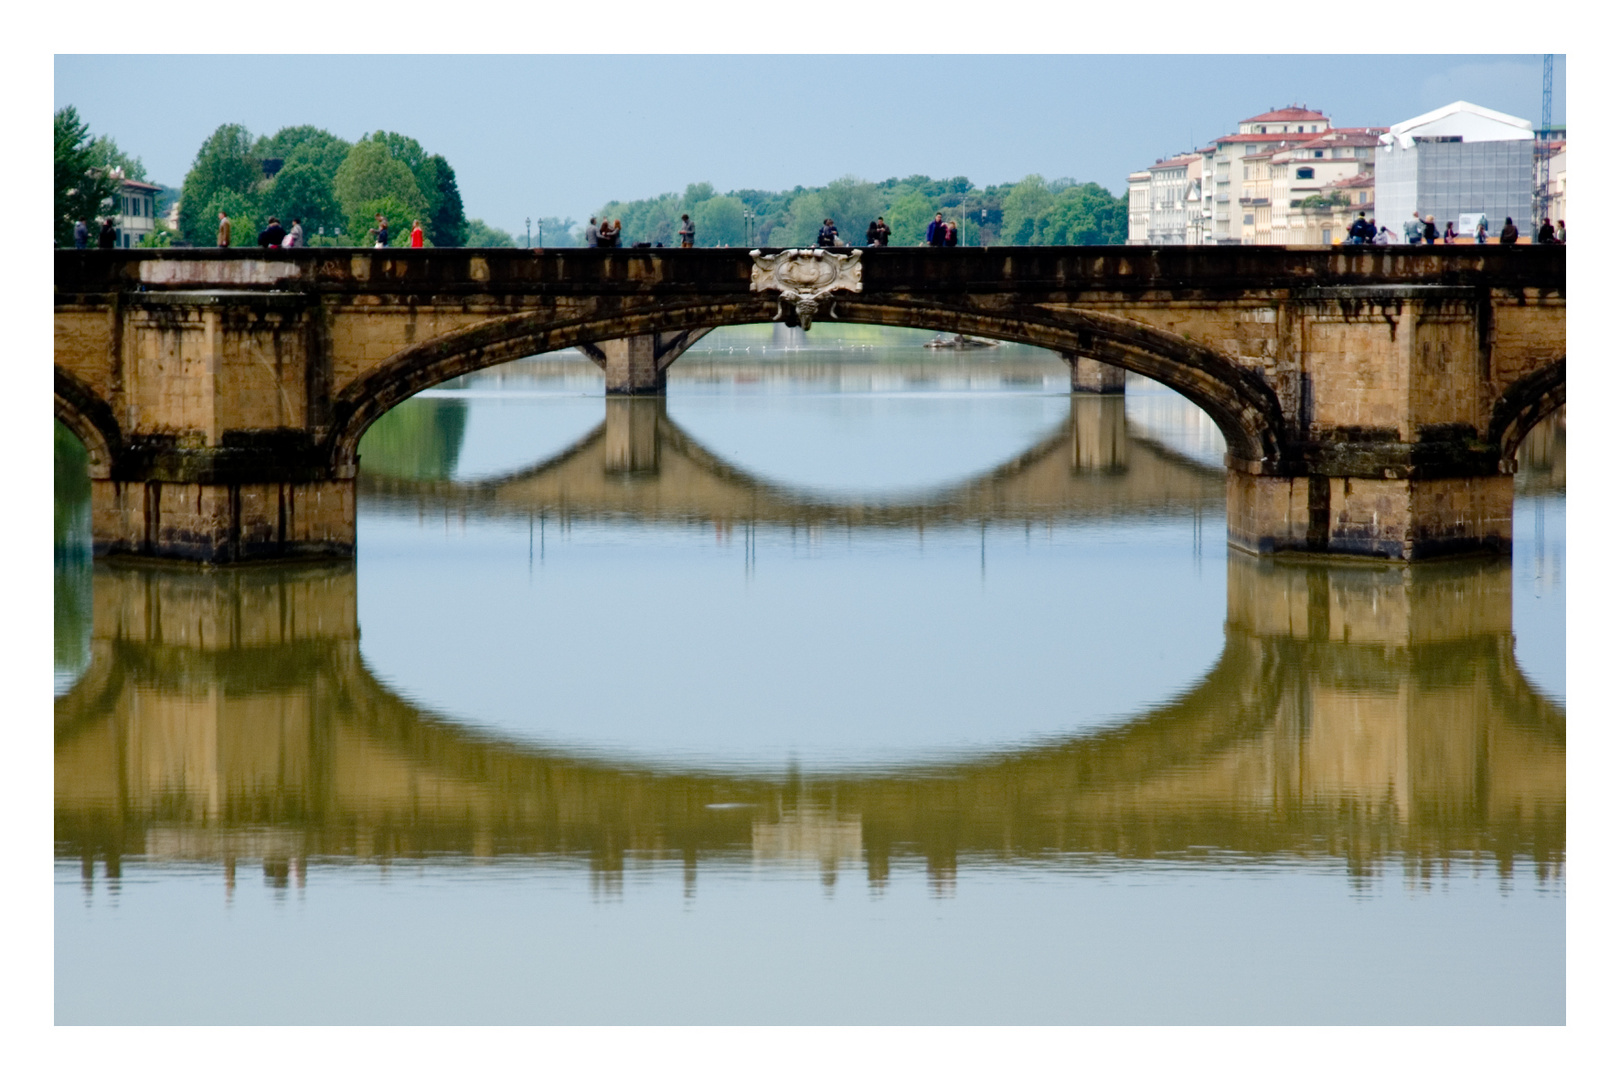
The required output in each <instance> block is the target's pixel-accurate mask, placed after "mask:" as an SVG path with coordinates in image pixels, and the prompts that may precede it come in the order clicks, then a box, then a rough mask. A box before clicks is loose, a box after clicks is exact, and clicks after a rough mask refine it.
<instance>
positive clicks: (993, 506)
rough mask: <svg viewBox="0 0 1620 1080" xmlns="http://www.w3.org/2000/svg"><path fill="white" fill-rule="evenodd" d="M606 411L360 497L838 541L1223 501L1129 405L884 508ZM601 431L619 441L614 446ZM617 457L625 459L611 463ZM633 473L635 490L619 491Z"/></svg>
mask: <svg viewBox="0 0 1620 1080" xmlns="http://www.w3.org/2000/svg"><path fill="white" fill-rule="evenodd" d="M606 404H607V409H608V413H609V419H608V421H606V422H604V423H603V424H600V425H598V426H597V427H596V428H595V429H594V430H592V431H591V432H589V433H588V434H586V435H585V436H583V437H582V438H580V439H578V440H576V441H575V442H574V443H573V444H572V445H570V446H568V447H566V448H565V449H564V450H562V451H561V452H559V453H557V454H554V455H552V456H551V457H549V458H547V459H545V460H543V461H540V462H537V463H535V464H534V465H531V466H528V467H526V468H524V469H521V470H519V471H517V472H514V473H510V474H508V475H505V476H496V477H490V478H487V479H481V480H473V481H446V480H403V479H390V478H387V477H383V476H378V475H375V474H374V473H371V472H368V471H366V470H362V471H361V472H360V474H359V484H360V487H359V491H360V492H361V493H362V494H363V495H364V496H365V497H367V498H372V499H381V500H383V501H385V502H387V501H399V502H405V503H408V504H411V505H414V506H415V507H416V508H417V509H418V510H422V509H431V510H432V511H433V512H437V510H438V509H439V508H444V509H449V508H451V507H455V508H456V510H457V512H460V513H466V512H469V511H470V512H474V513H478V514H481V515H492V516H500V515H517V516H522V515H525V514H530V515H532V514H535V513H538V512H544V511H546V510H552V509H555V510H559V511H562V512H565V513H566V514H567V515H568V516H569V517H572V518H575V519H581V518H587V517H590V516H593V515H607V516H633V517H634V518H635V519H636V520H641V521H647V520H670V521H675V520H679V521H704V522H716V523H723V522H735V521H749V522H755V523H776V524H784V525H800V526H817V525H829V526H834V527H840V528H842V527H846V526H847V527H868V526H885V525H906V526H918V527H920V526H922V525H923V524H925V523H930V524H931V523H936V522H938V523H949V522H963V521H971V522H982V521H1028V520H1032V519H1035V520H1055V519H1060V518H1061V519H1065V520H1067V519H1072V518H1077V517H1078V518H1085V519H1097V518H1104V517H1114V516H1131V515H1136V514H1158V513H1164V512H1165V511H1166V510H1171V511H1183V512H1189V513H1190V512H1193V511H1195V510H1197V509H1198V508H1199V507H1204V508H1206V509H1207V510H1209V511H1218V509H1219V507H1220V505H1221V501H1222V500H1223V499H1224V497H1225V476H1224V470H1222V469H1220V468H1218V467H1211V466H1209V465H1205V464H1202V463H1199V462H1196V461H1193V460H1191V459H1189V458H1185V457H1183V456H1181V455H1180V454H1177V453H1175V452H1174V451H1172V450H1168V449H1166V448H1164V447H1162V446H1160V445H1158V444H1157V443H1155V442H1153V441H1152V440H1150V439H1147V438H1144V437H1142V436H1140V435H1130V434H1129V432H1128V428H1127V424H1126V421H1125V400H1124V398H1079V399H1071V401H1070V404H1069V408H1070V416H1069V419H1067V420H1065V421H1062V422H1060V423H1059V424H1058V425H1057V426H1056V427H1055V428H1054V429H1053V430H1052V431H1050V432H1049V433H1048V434H1046V435H1045V436H1043V437H1042V438H1041V439H1040V440H1039V441H1038V442H1037V443H1036V444H1035V445H1034V446H1032V447H1030V448H1029V449H1028V450H1025V451H1024V452H1023V453H1021V454H1018V455H1017V456H1015V457H1013V458H1012V459H1010V460H1008V461H1006V462H1004V463H1002V464H1000V465H998V466H996V467H994V468H991V469H988V470H986V471H985V472H983V473H981V474H979V475H977V476H973V477H969V478H967V479H965V480H961V481H956V482H952V483H949V484H945V485H942V486H940V487H937V488H934V489H931V490H927V491H922V492H917V493H914V494H907V495H906V496H903V497H887V498H886V497H874V496H870V495H862V496H851V497H847V498H845V497H839V496H837V495H823V494H819V493H807V492H804V491H802V490H798V489H795V488H792V487H788V486H785V485H782V484H780V483H777V482H774V481H770V480H766V479H762V478H760V477H758V476H756V475H754V474H752V473H750V472H748V471H747V470H746V469H744V468H739V467H738V466H736V465H734V464H732V463H730V462H728V461H726V460H725V459H723V458H721V457H719V456H718V455H716V454H714V453H712V452H711V451H710V450H708V448H706V447H705V446H704V445H703V444H702V443H701V442H700V441H699V440H698V439H696V438H695V437H693V436H692V435H690V434H688V433H687V432H686V431H684V430H683V429H682V428H681V426H680V425H679V424H678V423H676V422H675V421H674V420H673V419H671V418H670V417H669V416H668V414H667V413H666V411H665V404H664V402H663V400H662V399H642V400H637V401H624V400H618V401H609V402H607V403H606ZM610 428H615V429H616V430H615V431H614V432H612V434H610V431H609V429H610ZM615 436H616V437H615ZM627 448H629V449H627ZM634 454H639V455H640V456H641V460H639V461H638V460H634V459H633V455H634ZM616 455H617V457H619V458H620V459H621V460H618V461H617V462H614V461H613V460H612V459H613V458H614V457H615V456H616ZM632 473H633V474H634V475H635V476H636V478H637V480H636V482H635V483H634V484H626V483H624V482H623V478H624V476H626V475H628V474H632Z"/></svg>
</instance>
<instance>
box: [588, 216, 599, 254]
mask: <svg viewBox="0 0 1620 1080" xmlns="http://www.w3.org/2000/svg"><path fill="white" fill-rule="evenodd" d="M601 236H602V234H601V230H599V229H597V227H596V219H595V218H591V223H590V224H589V225H587V226H585V246H586V247H595V246H596V242H597V241H598V240H599V239H601Z"/></svg>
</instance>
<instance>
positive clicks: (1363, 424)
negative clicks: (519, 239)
mask: <svg viewBox="0 0 1620 1080" xmlns="http://www.w3.org/2000/svg"><path fill="white" fill-rule="evenodd" d="M55 260H56V261H55V312H56V334H55V376H56V402H55V407H56V414H57V416H58V417H59V418H60V419H61V420H62V421H63V423H65V424H66V425H67V426H68V427H70V428H72V429H73V431H74V432H75V433H76V434H77V435H78V436H79V437H80V438H81V439H82V440H83V441H84V442H85V445H86V447H87V449H88V451H89V454H90V460H91V469H92V502H93V509H92V532H93V536H94V542H95V546H96V550H97V552H98V553H101V554H112V553H119V552H131V553H139V554H145V555H155V556H166V557H173V558H178V559H188V560H194V561H204V562H231V561H237V560H243V559H253V558H264V557H275V558H288V557H298V556H306V555H308V556H314V555H334V554H337V555H347V554H351V553H352V552H353V549H354V478H355V469H356V457H357V449H358V446H359V441H360V437H361V436H362V435H363V434H364V432H365V430H366V428H367V427H368V426H369V425H370V424H371V423H372V422H374V421H375V420H376V419H377V418H378V417H379V416H381V415H383V414H384V413H385V412H386V411H387V410H388V409H389V408H391V407H393V406H394V405H396V404H398V403H399V402H401V401H403V400H405V399H406V398H408V397H410V396H411V395H413V394H415V393H417V392H419V391H421V390H424V389H427V388H428V387H431V386H435V385H437V384H439V383H442V382H444V381H446V380H448V379H452V378H455V377H457V376H459V375H464V374H468V373H471V372H474V371H478V370H481V369H483V368H486V367H490V366H492V365H495V364H500V363H504V362H506V361H509V360H513V359H518V358H521V357H525V356H533V355H538V354H540V353H544V352H548V351H553V350H556V349H562V348H572V347H577V346H582V345H592V344H596V345H599V346H600V351H601V352H602V353H603V356H604V357H608V356H609V355H610V354H611V355H615V356H616V355H618V354H619V353H620V352H622V353H623V359H622V362H619V361H615V362H614V363H619V364H620V367H622V368H623V370H622V371H621V372H620V373H619V374H618V375H615V374H614V371H613V370H612V369H613V363H609V362H608V361H607V360H604V361H603V362H604V365H605V366H606V367H608V368H609V384H610V389H614V390H619V391H623V392H626V393H632V394H633V393H641V392H645V393H654V394H656V393H657V392H658V391H659V390H660V388H661V386H662V381H661V380H662V375H661V371H662V370H663V369H661V368H660V367H659V365H660V364H663V365H664V368H667V364H668V363H669V362H670V361H671V359H672V357H673V356H675V355H678V350H679V348H680V347H681V343H682V340H683V339H682V335H683V334H685V335H688V337H687V338H686V339H684V340H686V341H689V340H690V335H691V334H692V333H695V332H697V331H700V330H703V329H705V328H709V327H714V326H724V325H731V324H738V323H757V322H768V321H771V320H772V319H773V318H775V317H776V316H777V314H778V311H779V300H780V296H779V294H777V293H774V292H769V291H755V290H754V288H753V287H752V285H751V281H752V274H753V271H754V264H753V259H752V258H751V257H750V255H749V253H748V252H744V251H740V250H727V249H706V250H687V251H681V250H674V251H671V250H629V251H602V250H584V249H562V250H517V251H514V250H509V249H506V250H470V249H443V250H419V251H394V250H390V251H386V252H380V253H379V252H375V251H373V250H369V249H365V250H340V249H309V250H303V251H297V250H295V251H290V252H285V251H284V252H261V251H253V250H249V249H236V250H231V251H196V250H181V251H174V250H168V251H147V252H135V251H127V252H126V251H114V252H100V251H86V252H80V251H59V252H57V253H56V256H55ZM859 266H860V268H861V274H862V275H863V276H862V284H861V291H859V292H845V293H840V294H838V295H837V297H836V298H835V303H834V304H833V305H832V307H831V309H830V310H828V311H826V312H824V313H823V314H822V315H821V316H820V317H821V318H822V319H823V320H825V319H826V318H829V317H836V318H838V319H842V320H845V321H849V322H855V323H872V324H880V325H889V326H911V327H920V328H923V329H928V330H934V331H941V332H945V333H965V334H972V335H977V336H982V337H990V338H997V339H1001V340H1006V341H1016V342H1023V343H1025V344H1029V345H1034V346H1036V347H1039V348H1044V349H1052V350H1055V351H1057V352H1059V353H1060V354H1062V355H1064V356H1065V357H1067V358H1069V359H1070V360H1071V361H1072V362H1073V363H1075V364H1077V365H1078V364H1080V363H1081V362H1082V361H1085V362H1088V363H1089V362H1095V363H1100V364H1104V365H1111V366H1112V367H1114V368H1123V369H1125V370H1128V371H1135V372H1137V373H1139V374H1142V375H1145V376H1147V377H1149V378H1152V379H1156V380H1158V381H1159V382H1161V383H1164V384H1165V385H1167V386H1169V387H1170V388H1172V389H1174V390H1176V391H1177V392H1179V393H1181V394H1183V395H1184V396H1186V397H1187V398H1189V399H1190V400H1192V401H1193V402H1194V403H1195V404H1196V405H1198V406H1199V407H1200V408H1201V409H1203V410H1204V411H1205V412H1206V413H1208V414H1209V416H1210V417H1211V418H1212V419H1213V420H1214V422H1215V423H1216V424H1217V425H1218V426H1219V427H1220V429H1221V433H1222V435H1223V436H1224V437H1225V439H1226V444H1227V451H1228V453H1227V461H1226V465H1227V481H1226V483H1227V494H1226V510H1227V535H1228V538H1229V540H1230V541H1231V542H1232V543H1233V544H1234V545H1236V546H1238V547H1240V548H1243V549H1245V550H1250V551H1254V552H1259V553H1266V552H1272V551H1281V550H1298V551H1305V552H1316V553H1341V554H1350V555H1370V556H1377V557H1382V558H1388V559H1395V560H1410V559H1419V558H1425V557H1428V556H1434V555H1443V554H1451V553H1457V552H1467V551H1496V552H1501V551H1505V550H1507V549H1508V548H1509V547H1510V546H1511V543H1512V496H1513V485H1512V472H1513V467H1514V466H1513V463H1514V460H1515V452H1516V449H1517V446H1518V443H1519V442H1520V441H1521V440H1522V439H1523V438H1524V436H1525V433H1526V432H1528V431H1529V430H1530V429H1531V428H1532V427H1534V426H1535V424H1536V423H1537V422H1538V421H1539V420H1541V419H1543V418H1544V417H1546V416H1547V415H1549V414H1551V413H1552V412H1553V411H1555V410H1556V409H1557V408H1558V407H1559V406H1560V405H1562V404H1563V401H1564V396H1565V390H1564V385H1565V379H1564V370H1565V357H1564V349H1565V346H1564V308H1565V271H1564V249H1563V248H1562V247H1559V246H1557V245H1547V246H1544V247H1535V246H1531V247H1527V248H1522V249H1519V248H1504V247H1500V246H1491V245H1488V246H1485V247H1422V248H1397V247H1388V248H1370V247H1352V248H1262V247H1185V248H1147V247H1119V248H989V249H982V248H957V249H952V250H949V251H945V250H933V249H898V248H890V249H879V250H873V251H868V252H865V253H864V254H863V255H862V257H861V259H860V261H859ZM813 333H814V331H813V330H812V334H813ZM627 341H628V342H631V343H632V345H633V347H632V345H627V346H625V347H624V349H619V348H618V346H614V347H613V348H611V349H610V348H609V347H608V345H607V344H603V343H613V342H627ZM635 343H639V344H635ZM660 349H662V352H661V353H660ZM638 357H639V359H638Z"/></svg>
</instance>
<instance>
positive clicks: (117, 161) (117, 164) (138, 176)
mask: <svg viewBox="0 0 1620 1080" xmlns="http://www.w3.org/2000/svg"><path fill="white" fill-rule="evenodd" d="M90 158H91V161H92V162H94V164H95V166H96V167H97V168H104V169H122V170H123V172H124V176H125V177H127V178H128V179H130V180H145V179H146V166H145V165H143V164H141V159H140V158H138V157H135V158H132V157H130V156H129V155H128V154H126V153H124V152H123V151H122V150H120V149H118V144H117V143H116V142H114V141H113V139H112V136H111V135H98V136H96V137H95V138H94V139H92V140H91V141H90Z"/></svg>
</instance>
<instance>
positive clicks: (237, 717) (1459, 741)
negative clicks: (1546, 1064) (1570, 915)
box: [54, 552, 1565, 882]
mask: <svg viewBox="0 0 1620 1080" xmlns="http://www.w3.org/2000/svg"><path fill="white" fill-rule="evenodd" d="M89 576H90V575H87V578H88V577H89ZM93 577H94V582H93V595H92V596H91V598H90V599H91V603H92V605H93V616H92V618H93V624H92V626H91V627H89V628H87V632H88V640H89V652H90V660H89V665H88V669H87V670H86V671H85V672H84V674H83V675H82V676H81V678H80V679H79V680H78V682H77V683H76V684H75V685H74V686H73V687H72V688H71V689H70V690H69V691H68V692H67V693H66V694H65V695H63V696H62V697H60V698H58V699H57V702H56V727H55V763H56V781H55V796H54V797H55V814H56V846H57V852H58V854H59V856H63V857H74V856H77V857H79V858H81V859H82V860H83V861H84V865H85V867H86V872H87V873H89V872H90V871H91V868H92V864H93V863H94V862H95V861H96V860H104V861H105V863H106V869H107V870H108V871H109V872H111V873H115V874H116V873H117V872H118V867H119V864H120V862H121V860H122V859H124V858H126V857H129V856H142V857H145V858H149V859H157V860H165V859H179V860H202V861H211V862H214V863H216V864H219V863H223V864H224V865H225V866H226V867H227V873H228V874H229V873H231V872H233V871H232V870H231V869H230V868H232V867H234V865H235V860H237V859H238V858H240V859H244V860H246V859H262V860H263V861H264V865H265V869H266V873H267V874H270V875H271V876H272V877H276V876H279V877H281V878H282V879H285V876H286V874H287V873H288V867H289V866H293V867H302V866H303V865H305V862H306V860H308V859H318V858H324V857H340V858H359V859H362V860H368V861H379V862H385V861H388V860H390V859H396V858H427V857H438V856H445V855H452V856H453V855H472V856H491V855H499V854H507V855H511V854H517V855H568V856H575V857H584V858H588V859H589V860H590V861H591V864H592V866H593V867H594V868H595V869H596V870H597V871H598V872H600V873H602V874H604V875H606V877H607V878H608V879H609V880H611V879H612V878H613V876H614V875H615V874H617V873H618V872H619V871H620V870H621V869H622V867H623V866H624V864H625V862H626V860H627V859H645V860H655V861H656V860H676V861H681V862H684V863H685V865H686V867H687V870H688V873H689V874H693V875H695V874H696V871H697V868H698V866H699V864H700V862H704V861H721V862H723V861H725V860H735V859H738V858H742V859H747V858H755V859H767V860H769V859H808V860H819V861H821V862H822V864H823V866H824V870H825V872H827V873H829V874H831V873H836V872H837V871H838V868H839V867H840V866H844V867H848V866H850V865H851V864H854V865H857V866H859V865H862V864H864V868H865V872H866V874H867V875H868V876H869V877H870V878H871V879H872V880H873V881H875V882H882V881H883V880H884V879H885V878H886V877H887V876H888V874H889V865H890V861H891V859H918V860H926V863H927V866H928V869H929V872H930V873H931V874H932V875H933V876H934V877H935V878H936V879H938V880H941V881H948V880H949V879H950V877H951V875H952V874H953V873H954V871H955V867H956V866H957V863H958V861H959V860H960V859H986V860H1027V859H1037V860H1043V859H1056V858H1062V857H1066V856H1074V855H1081V856H1094V855H1103V856H1110V857H1119V858H1127V859H1160V858H1217V859H1248V858H1252V857H1255V856H1266V857H1281V858H1290V859H1325V860H1333V861H1338V862H1342V863H1343V864H1344V865H1345V866H1346V867H1347V868H1348V869H1349V870H1350V871H1351V872H1377V866H1376V864H1378V863H1380V862H1381V861H1382V860H1385V859H1389V858H1394V859H1399V860H1402V861H1403V862H1404V863H1405V865H1406V867H1407V872H1409V873H1414V874H1422V875H1423V876H1425V877H1427V876H1428V875H1429V874H1430V873H1432V872H1438V873H1443V872H1444V869H1445V866H1446V865H1447V863H1448V861H1449V860H1450V859H1451V858H1453V857H1456V856H1459V855H1462V856H1469V855H1474V856H1479V855H1484V856H1486V857H1488V858H1494V859H1495V860H1496V861H1497V863H1498V865H1499V866H1500V867H1501V868H1502V869H1503V872H1504V873H1505V872H1506V871H1507V869H1508V868H1510V867H1511V866H1512V865H1513V863H1514V862H1515V861H1530V862H1532V863H1533V864H1534V865H1535V866H1536V868H1537V871H1538V873H1540V874H1543V875H1547V874H1557V873H1561V872H1562V865H1563V859H1564V835H1565V833H1564V820H1565V818H1564V805H1565V800H1564V762H1565V751H1564V740H1565V716H1564V711H1563V709H1562V708H1561V707H1559V706H1557V705H1555V704H1554V703H1552V702H1550V701H1548V700H1547V699H1545V698H1544V697H1542V696H1541V695H1540V694H1538V693H1537V692H1536V691H1535V689H1534V688H1533V687H1531V686H1530V685H1529V684H1527V683H1526V681H1525V679H1524V676H1523V675H1522V674H1521V672H1520V670H1519V668H1518V666H1517V664H1516V662H1515V661H1514V658H1513V635H1512V570H1511V566H1510V565H1509V563H1508V561H1507V560H1502V559H1497V560H1465V561H1449V562H1444V563H1439V564H1435V565H1433V566H1423V567H1415V568H1413V567H1408V568H1401V567H1377V566H1369V565H1357V566H1324V565H1321V564H1319V563H1318V564H1316V565H1305V564H1301V563H1300V562H1283V561H1271V560H1259V559H1256V558H1254V557H1252V556H1248V555H1244V554H1241V553H1236V552H1234V553H1232V554H1231V555H1229V557H1228V561H1227V620H1226V641H1225V645H1224V648H1223V649H1222V651H1221V653H1220V655H1219V656H1218V657H1217V658H1215V660H1214V663H1213V665H1212V666H1211V668H1210V669H1209V671H1208V673H1207V674H1206V675H1205V677H1204V678H1203V680H1202V681H1201V682H1200V683H1199V684H1197V685H1195V686H1193V687H1191V688H1190V689H1188V690H1187V691H1185V692H1184V693H1182V694H1180V695H1179V696H1177V697H1176V698H1174V699H1173V700H1170V701H1168V702H1166V703H1165V704H1162V705H1158V706H1154V707H1152V708H1148V709H1146V710H1144V711H1143V712H1142V713H1141V714H1139V715H1138V716H1135V717H1133V718H1131V719H1129V720H1128V721H1125V722H1123V723H1121V724H1120V725H1118V726H1116V727H1113V728H1110V729H1107V730H1103V731H1100V732H1093V733H1086V734H1079V735H1075V736H1072V737H1067V738H1059V739H1056V740H1054V741H1052V742H1049V743H1045V744H1039V745H1029V746H1014V747H1009V748H1008V749H1007V750H1005V751H1003V752H1000V753H989V754H982V755H977V756H969V757H966V758H962V759H959V760H955V761H946V762H940V761H937V760H930V761H928V762H927V763H925V764H919V765H917V766H915V767H907V766H905V765H897V766H894V767H892V768H889V769H886V770H884V771H882V772H876V773H861V772H851V773H842V774H829V775H806V776H799V777H783V776H781V775H780V774H772V775H761V774H754V773H741V772H730V773H727V772H699V771H692V770H687V771H683V770H680V769H673V768H656V767H652V766H649V765H647V764H645V763H626V762H622V761H615V760H612V759H610V758H605V757H602V756H595V757H593V756H591V755H590V754H588V753H581V752H579V751H577V750H563V749H556V748H550V747H546V746H543V745H535V744H532V743H517V742H512V741H508V740H503V739H500V738H495V737H491V736H489V735H488V734H485V733H481V732H480V731H478V730H476V729H474V728H472V727H470V726H468V725H466V724H464V723H461V722H458V721H457V720H456V719H452V718H449V717H445V716H442V715H438V714H435V713H434V712H432V711H430V710H427V709H424V708H421V707H418V706H416V705H413V704H412V703H410V702H408V701H406V700H405V699H403V698H401V697H400V696H398V695H397V694H396V693H395V692H394V691H392V690H390V689H389V688H388V687H387V686H385V685H383V684H382V683H381V682H379V681H378V680H377V679H376V677H375V676H373V675H372V674H371V672H370V671H368V670H367V668H366V665H365V662H364V660H363V659H362V657H361V653H360V647H359V627H358V624H357V619H356V609H355V599H356V591H355V590H356V584H355V574H354V572H353V570H352V569H350V568H339V569H337V570H333V569H331V568H330V567H326V568H312V567H286V566H283V567H243V568H234V569H226V570H222V571H220V572H218V573H213V574H196V573H191V572H185V571H176V570H173V569H167V568H160V567H159V568H154V567H153V566H151V565H150V564H147V565H142V566H120V565H116V564H113V565H109V564H97V565H96V567H95V569H94V571H93ZM79 587H81V588H84V589H91V588H92V584H91V582H90V581H89V580H85V581H83V582H81V583H80V586H79ZM64 610H65V611H72V610H77V607H76V605H73V604H69V605H67V607H65V608H64ZM68 632H69V633H71V629H69V631H68ZM61 633H62V631H61V630H59V635H60V634H61ZM467 719H470V720H473V721H476V720H477V718H476V717H471V718H467ZM715 807H722V808H724V807H731V808H730V809H715Z"/></svg>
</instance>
